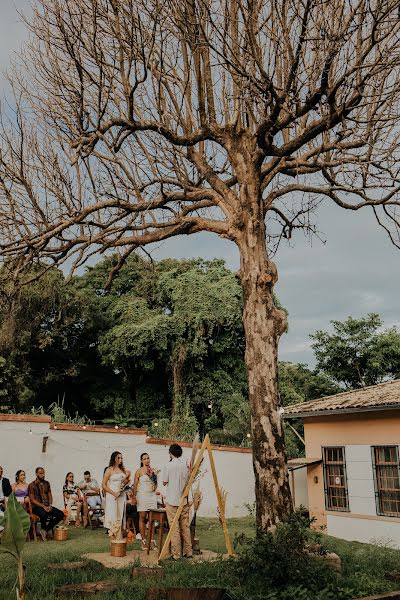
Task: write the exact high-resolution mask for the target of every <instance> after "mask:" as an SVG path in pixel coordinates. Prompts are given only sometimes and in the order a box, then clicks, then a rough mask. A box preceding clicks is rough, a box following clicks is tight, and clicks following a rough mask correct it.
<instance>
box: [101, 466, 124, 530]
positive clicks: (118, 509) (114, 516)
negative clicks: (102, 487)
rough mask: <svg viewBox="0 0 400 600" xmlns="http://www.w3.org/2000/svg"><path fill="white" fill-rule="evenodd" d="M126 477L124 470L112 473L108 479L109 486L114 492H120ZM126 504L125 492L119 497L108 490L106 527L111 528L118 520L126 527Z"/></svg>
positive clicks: (105, 516)
mask: <svg viewBox="0 0 400 600" xmlns="http://www.w3.org/2000/svg"><path fill="white" fill-rule="evenodd" d="M124 479H125V474H124V473H122V472H117V473H111V476H110V479H109V480H108V487H110V488H111V489H112V490H113V491H114V492H119V491H120V490H121V485H122V482H123V480H124ZM125 505H126V494H125V492H123V493H122V494H121V495H120V496H118V498H116V497H115V496H113V495H112V494H109V493H108V492H106V508H105V511H104V527H105V528H106V529H111V527H112V526H113V524H114V523H116V522H119V523H121V526H122V527H125Z"/></svg>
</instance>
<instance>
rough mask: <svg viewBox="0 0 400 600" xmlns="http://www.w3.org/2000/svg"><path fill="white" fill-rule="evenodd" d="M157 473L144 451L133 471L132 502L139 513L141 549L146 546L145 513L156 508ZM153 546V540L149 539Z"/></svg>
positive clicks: (144, 548)
mask: <svg viewBox="0 0 400 600" xmlns="http://www.w3.org/2000/svg"><path fill="white" fill-rule="evenodd" d="M157 473H158V471H156V470H155V469H152V468H151V466H150V456H149V455H148V454H147V453H146V452H144V453H143V454H141V456H140V468H139V469H138V470H137V471H136V473H135V479H134V483H133V498H132V502H133V503H135V502H136V505H137V511H138V513H139V531H140V535H141V536H142V546H143V550H146V549H147V546H146V515H147V513H148V511H149V510H156V509H157V494H156V489H157ZM151 543H152V546H153V547H155V543H154V540H151Z"/></svg>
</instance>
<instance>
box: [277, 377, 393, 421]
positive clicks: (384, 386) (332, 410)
mask: <svg viewBox="0 0 400 600" xmlns="http://www.w3.org/2000/svg"><path fill="white" fill-rule="evenodd" d="M393 409H400V379H396V380H395V381H386V382H385V383H379V384H378V385H371V386H368V387H365V388H361V389H358V390H352V391H351V392H342V393H341V394H335V395H334V396H325V397H324V398H320V399H318V400H309V401H308V402H302V403H301V404H293V405H292V406H287V407H286V408H285V412H284V415H283V418H284V419H294V418H297V417H318V416H321V415H335V414H336V415H338V414H348V413H355V412H368V411H377V410H393Z"/></svg>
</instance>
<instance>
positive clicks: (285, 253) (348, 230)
mask: <svg viewBox="0 0 400 600" xmlns="http://www.w3.org/2000/svg"><path fill="white" fill-rule="evenodd" d="M28 4H29V3H28V1H27V0H15V1H14V0H0V71H1V72H4V71H5V69H7V66H8V64H9V62H10V59H11V57H12V54H13V52H16V51H18V49H19V47H20V46H21V44H22V43H23V41H24V39H25V38H26V36H27V33H26V30H25V28H24V25H23V24H22V23H21V20H20V17H19V16H18V12H17V11H21V10H22V11H25V10H27V9H28ZM6 96H7V84H6V81H5V79H4V77H3V76H2V75H1V74H0V97H2V98H4V97H6ZM317 222H318V230H319V231H320V232H321V237H322V238H323V239H324V240H326V243H325V244H324V243H322V242H321V241H319V240H318V239H316V238H314V239H313V240H311V241H310V240H309V238H305V237H303V236H302V234H301V233H299V234H298V236H297V237H295V238H294V240H293V242H292V245H291V246H281V248H280V249H279V251H278V254H277V255H276V257H275V263H276V265H277V267H278V272H279V282H278V284H277V285H276V288H275V291H276V293H277V295H278V297H279V300H280V302H281V304H282V305H283V306H285V308H286V309H287V310H288V311H289V331H288V333H287V334H285V335H284V336H283V337H282V339H281V343H280V352H279V357H280V359H281V360H287V361H292V362H302V363H306V364H308V365H309V366H310V367H313V366H314V364H315V361H314V355H313V351H312V348H311V347H310V343H311V342H310V338H309V335H310V333H313V332H315V331H316V330H317V329H323V330H331V329H332V328H331V325H330V321H331V320H332V319H335V320H344V319H346V318H347V317H348V316H350V315H351V316H352V317H354V318H359V317H362V316H365V315H366V314H368V313H370V312H377V313H379V314H380V315H381V317H382V319H383V321H384V325H385V327H389V326H392V325H399V326H400V311H399V298H400V277H399V275H400V250H397V249H396V248H395V247H393V246H392V245H391V243H390V241H389V239H388V237H387V236H386V234H385V232H384V231H383V230H382V229H381V228H380V227H379V226H378V225H377V223H376V221H375V219H374V217H373V215H372V213H371V212H368V211H361V212H357V213H355V212H350V211H345V210H343V209H340V208H338V207H336V206H335V205H332V204H329V203H328V202H327V203H326V204H323V205H322V207H320V209H319V213H318V221H317ZM152 253H153V256H154V258H164V257H168V256H171V257H176V258H184V257H185V258H190V257H198V256H201V257H202V258H205V259H212V258H216V257H218V258H223V259H224V260H225V261H226V263H227V266H228V267H230V268H231V269H233V270H238V267H239V257H238V252H237V250H236V246H235V245H234V244H233V243H231V242H228V241H226V240H222V239H220V238H218V237H217V236H215V235H213V234H208V233H202V234H196V235H192V236H184V237H179V238H174V239H171V240H168V241H166V242H164V243H163V244H161V245H158V246H157V247H156V248H154V249H152Z"/></svg>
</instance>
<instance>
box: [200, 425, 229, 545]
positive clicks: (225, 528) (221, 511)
mask: <svg viewBox="0 0 400 600" xmlns="http://www.w3.org/2000/svg"><path fill="white" fill-rule="evenodd" d="M206 439H207V449H208V456H209V458H210V466H211V472H212V476H213V479H214V486H215V492H216V494H217V501H218V508H219V516H220V519H221V525H222V530H223V532H224V538H225V546H226V552H227V554H228V555H229V556H232V555H233V552H232V545H231V539H230V537H229V532H228V526H227V523H226V519H225V507H224V503H223V501H222V497H221V491H220V489H219V484H218V477H217V471H216V468H215V463H214V456H213V453H212V448H211V444H210V440H209V438H208V435H207V437H206Z"/></svg>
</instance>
